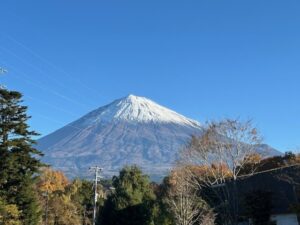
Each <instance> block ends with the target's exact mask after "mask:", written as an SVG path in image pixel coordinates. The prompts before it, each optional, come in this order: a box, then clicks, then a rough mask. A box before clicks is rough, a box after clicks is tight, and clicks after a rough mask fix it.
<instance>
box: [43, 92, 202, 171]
mask: <svg viewBox="0 0 300 225" xmlns="http://www.w3.org/2000/svg"><path fill="white" fill-rule="evenodd" d="M201 131H202V127H201V124H199V123H198V122H197V121H195V120H192V119H189V118H186V117H184V116H182V115H180V114H178V113H176V112H174V111H172V110H170V109H167V108H165V107H163V106H160V105H159V104H157V103H155V102H153V101H151V100H149V99H147V98H144V97H138V96H134V95H129V96H127V97H125V98H121V99H118V100H115V101H114V102H112V103H110V104H108V105H106V106H103V107H100V108H98V109H96V110H94V111H92V112H90V113H88V114H87V115H85V116H83V117H81V118H80V119H78V120H76V121H74V122H72V123H70V124H68V125H66V126H65V127H62V128H61V129H59V130H57V131H55V132H53V133H51V134H49V135H47V136H45V137H43V138H41V139H39V140H38V146H37V147H38V149H39V150H41V151H42V152H43V153H44V154H45V156H44V162H46V163H48V164H50V165H52V166H53V167H54V168H56V169H60V170H62V171H64V172H65V173H66V174H67V175H68V176H70V177H75V176H86V175H87V174H88V168H89V167H90V166H93V165H100V166H101V167H103V168H105V169H104V175H107V176H110V175H113V174H115V173H116V172H118V171H119V169H120V168H122V167H123V166H125V165H131V164H136V165H138V166H140V167H141V168H142V169H143V170H144V171H145V172H146V173H148V174H149V175H151V176H152V177H160V176H162V175H165V174H166V173H167V172H168V171H169V170H170V168H171V167H172V165H173V164H174V162H175V160H176V158H177V155H178V152H179V150H180V149H181V148H183V147H184V145H185V144H186V143H187V142H188V140H189V139H190V137H191V135H197V134H200V133H201Z"/></svg>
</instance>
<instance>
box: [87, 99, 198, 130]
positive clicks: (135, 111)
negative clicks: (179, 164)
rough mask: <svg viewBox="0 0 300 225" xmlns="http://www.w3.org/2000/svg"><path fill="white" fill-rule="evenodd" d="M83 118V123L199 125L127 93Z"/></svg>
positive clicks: (147, 100)
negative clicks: (122, 122)
mask: <svg viewBox="0 0 300 225" xmlns="http://www.w3.org/2000/svg"><path fill="white" fill-rule="evenodd" d="M84 119H85V120H86V123H85V124H93V123H99V122H104V121H117V120H124V121H127V122H145V123H149V122H153V123H176V124H181V125H186V126H192V127H200V124H199V123H198V122H197V121H195V120H191V119H188V118H186V117H184V116H182V115H180V114H178V113H176V112H174V111H172V110H170V109H168V108H165V107H163V106H161V105H158V104H157V103H155V102H153V101H151V100H149V99H147V98H144V97H138V96H135V95H128V96H127V97H125V98H122V99H119V100H116V101H114V102H113V103H111V104H109V105H108V106H105V107H101V108H99V109H97V110H95V111H93V112H92V113H91V114H88V115H87V116H86V117H85V118H84Z"/></svg>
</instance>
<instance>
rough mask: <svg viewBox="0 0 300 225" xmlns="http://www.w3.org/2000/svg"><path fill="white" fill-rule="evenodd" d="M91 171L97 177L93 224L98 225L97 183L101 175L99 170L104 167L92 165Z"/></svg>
mask: <svg viewBox="0 0 300 225" xmlns="http://www.w3.org/2000/svg"><path fill="white" fill-rule="evenodd" d="M90 171H92V172H94V173H95V178H94V182H95V183H94V212H93V225H96V214H97V198H98V194H97V185H98V179H99V181H100V175H99V172H101V171H102V168H100V167H99V166H92V167H90Z"/></svg>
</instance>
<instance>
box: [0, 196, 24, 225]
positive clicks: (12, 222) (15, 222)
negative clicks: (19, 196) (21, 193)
mask: <svg viewBox="0 0 300 225" xmlns="http://www.w3.org/2000/svg"><path fill="white" fill-rule="evenodd" d="M19 217H20V211H19V210H18V207H17V206H16V205H13V204H7V203H6V202H5V201H3V200H2V199H0V224H5V225H21V221H20V220H19Z"/></svg>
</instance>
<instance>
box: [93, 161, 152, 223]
mask: <svg viewBox="0 0 300 225" xmlns="http://www.w3.org/2000/svg"><path fill="white" fill-rule="evenodd" d="M113 187H114V188H115V190H114V192H113V193H112V194H111V195H110V196H109V197H108V199H107V200H106V202H105V204H104V208H103V209H102V210H101V212H100V218H99V222H100V224H105V225H117V224H120V225H121V224H122V225H126V224H128V225H129V224H130V225H135V224H136V225H142V224H143V225H147V224H149V225H150V224H153V203H154V200H155V195H154V193H153V190H152V189H151V186H150V182H149V178H148V176H146V175H144V174H143V173H142V171H141V170H140V169H139V168H138V167H136V166H131V167H125V168H124V169H122V170H121V171H120V174H119V176H115V177H113Z"/></svg>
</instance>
